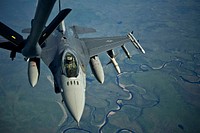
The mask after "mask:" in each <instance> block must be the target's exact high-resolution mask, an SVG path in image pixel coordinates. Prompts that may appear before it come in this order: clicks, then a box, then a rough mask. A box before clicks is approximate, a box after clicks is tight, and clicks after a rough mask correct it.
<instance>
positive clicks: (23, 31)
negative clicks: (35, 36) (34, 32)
mask: <svg viewBox="0 0 200 133" xmlns="http://www.w3.org/2000/svg"><path fill="white" fill-rule="evenodd" d="M22 33H31V28H25V29H23V30H22Z"/></svg>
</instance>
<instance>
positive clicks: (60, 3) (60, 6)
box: [59, 0, 61, 12]
mask: <svg viewBox="0 0 200 133" xmlns="http://www.w3.org/2000/svg"><path fill="white" fill-rule="evenodd" d="M60 11H61V2H60V0H59V12H60Z"/></svg>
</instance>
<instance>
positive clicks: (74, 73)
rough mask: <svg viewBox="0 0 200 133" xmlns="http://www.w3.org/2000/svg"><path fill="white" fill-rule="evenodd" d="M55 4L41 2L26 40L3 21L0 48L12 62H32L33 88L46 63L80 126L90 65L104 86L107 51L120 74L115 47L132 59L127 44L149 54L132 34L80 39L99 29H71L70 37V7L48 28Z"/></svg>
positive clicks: (29, 73)
mask: <svg viewBox="0 0 200 133" xmlns="http://www.w3.org/2000/svg"><path fill="white" fill-rule="evenodd" d="M55 2H56V0H39V1H38V5H37V9H36V13H35V16H34V19H32V21H31V28H30V29H24V30H23V32H25V33H28V34H29V35H28V37H27V38H26V39H24V38H23V36H21V35H20V34H19V33H17V32H15V31H14V30H12V29H11V28H9V27H8V26H6V25H5V24H3V23H2V22H0V35H1V36H2V37H4V38H5V40H4V41H1V42H0V47H1V48H4V49H7V50H10V51H11V53H10V58H11V59H12V60H13V59H14V58H15V56H16V53H21V54H22V55H23V56H24V57H25V59H26V61H27V62H28V79H29V82H30V85H31V86H32V87H34V86H35V85H36V84H37V81H38V79H39V75H40V60H42V61H43V62H44V63H45V64H46V65H47V66H48V67H49V69H50V70H51V72H52V74H53V77H54V88H55V92H56V93H61V95H62V98H63V101H64V103H65V105H66V107H67V108H68V110H69V112H70V113H71V115H72V116H73V118H74V119H75V120H76V121H77V122H78V123H79V121H80V119H81V116H82V114H83V110H84V106H85V89H86V68H87V65H88V64H90V67H91V69H92V72H93V74H94V76H95V77H96V79H97V80H98V81H99V82H100V83H103V82H104V72H103V68H102V65H101V62H100V60H99V57H98V55H99V54H100V53H102V52H107V54H108V56H109V57H110V60H111V63H113V65H114V67H115V69H116V71H117V73H118V74H119V73H121V72H120V68H119V66H118V63H117V62H116V60H115V57H116V55H115V53H114V51H113V48H115V47H119V46H121V47H122V49H123V50H124V52H125V54H126V55H127V57H128V58H130V57H131V56H130V53H129V52H128V50H127V49H126V47H125V43H127V42H130V41H131V42H132V44H133V45H134V46H135V47H136V48H137V49H139V50H140V51H141V52H142V53H145V51H144V49H143V48H142V47H141V45H140V44H139V42H138V41H137V40H136V39H135V37H134V36H133V34H132V33H128V35H126V36H115V37H98V38H79V36H78V35H79V34H84V33H92V32H96V30H95V29H93V28H85V27H79V26H71V27H69V29H68V30H71V31H72V32H73V35H72V36H69V35H68V34H66V31H67V30H66V28H65V25H64V18H65V17H66V16H67V15H68V14H69V13H70V11H71V9H69V8H67V9H63V10H60V12H59V13H58V15H57V16H56V17H55V18H54V19H53V20H52V21H51V23H50V24H49V25H48V26H45V25H46V22H47V19H48V17H49V15H50V13H51V10H52V8H53V6H54V4H55ZM59 7H60V1H59ZM59 9H60V8H59Z"/></svg>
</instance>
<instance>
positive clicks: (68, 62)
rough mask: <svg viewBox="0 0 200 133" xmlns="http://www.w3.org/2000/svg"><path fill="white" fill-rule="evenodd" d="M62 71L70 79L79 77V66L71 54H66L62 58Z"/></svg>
mask: <svg viewBox="0 0 200 133" xmlns="http://www.w3.org/2000/svg"><path fill="white" fill-rule="evenodd" d="M62 71H63V74H65V75H66V76H67V77H68V78H70V77H77V76H78V72H79V69H78V64H77V60H76V57H75V56H74V55H73V54H72V53H70V52H64V53H63V57H62Z"/></svg>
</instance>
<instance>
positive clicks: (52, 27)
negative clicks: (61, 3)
mask: <svg viewBox="0 0 200 133" xmlns="http://www.w3.org/2000/svg"><path fill="white" fill-rule="evenodd" d="M70 11H71V9H64V10H62V11H60V12H59V14H58V15H57V16H56V17H55V18H54V19H53V21H51V23H50V24H49V25H48V26H47V27H46V28H45V29H44V31H43V32H42V35H41V37H40V39H39V44H40V45H41V44H42V43H43V42H44V41H45V40H46V39H47V38H48V37H49V35H50V34H51V33H52V32H53V31H54V30H55V29H56V27H58V25H59V24H60V23H61V22H62V21H63V19H64V18H65V17H66V16H67V15H68V14H69V13H70Z"/></svg>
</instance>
